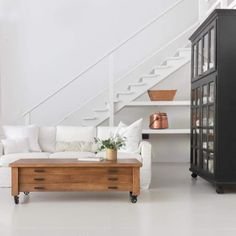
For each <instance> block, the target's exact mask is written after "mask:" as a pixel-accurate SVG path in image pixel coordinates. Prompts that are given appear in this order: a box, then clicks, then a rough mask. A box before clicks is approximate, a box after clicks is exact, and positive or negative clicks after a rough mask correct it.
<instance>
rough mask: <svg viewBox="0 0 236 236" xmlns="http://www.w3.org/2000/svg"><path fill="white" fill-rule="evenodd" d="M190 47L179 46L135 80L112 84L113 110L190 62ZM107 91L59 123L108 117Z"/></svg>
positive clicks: (85, 123) (94, 121) (97, 121)
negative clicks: (173, 52) (161, 61)
mask: <svg viewBox="0 0 236 236" xmlns="http://www.w3.org/2000/svg"><path fill="white" fill-rule="evenodd" d="M190 57H191V49H190V48H189V47H188V46H187V47H185V48H179V49H178V50H177V52H176V53H175V54H174V55H172V56H171V57H167V58H166V59H165V60H164V61H163V63H161V64H160V65H156V66H153V68H152V69H151V71H149V73H147V74H144V75H141V76H140V77H139V78H136V81H134V82H130V83H128V84H127V83H124V85H123V86H120V85H119V82H117V83H116V84H115V86H114V88H115V89H114V97H115V100H114V103H115V105H114V112H118V111H119V110H121V109H122V108H124V107H125V106H128V105H129V104H130V103H131V102H132V101H134V100H135V99H136V98H138V97H139V96H141V95H142V94H144V93H145V92H147V90H148V89H150V88H152V87H153V86H155V85H157V84H158V83H160V82H162V81H163V80H165V79H167V78H168V77H169V76H170V75H171V74H173V73H175V72H176V71H177V70H179V69H180V68H181V67H183V66H184V65H185V64H187V63H189V62H190ZM107 94H108V92H107V91H103V93H102V94H100V95H99V96H96V97H95V98H93V99H91V100H90V101H89V102H88V103H87V104H85V105H84V106H83V107H82V108H80V109H78V110H76V111H73V112H71V113H70V114H68V115H67V116H66V117H65V118H64V119H62V120H61V121H60V122H59V124H61V123H62V124H73V123H75V122H76V124H79V125H82V126H97V125H99V124H100V123H102V122H103V121H104V120H106V119H107V118H109V115H110V112H109V109H110V108H109V101H108V96H107Z"/></svg>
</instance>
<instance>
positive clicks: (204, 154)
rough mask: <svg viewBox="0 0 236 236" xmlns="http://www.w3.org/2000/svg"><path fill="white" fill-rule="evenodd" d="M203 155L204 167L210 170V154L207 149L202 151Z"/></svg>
mask: <svg viewBox="0 0 236 236" xmlns="http://www.w3.org/2000/svg"><path fill="white" fill-rule="evenodd" d="M202 157H203V160H202V161H203V169H204V170H206V171H207V170H208V163H207V162H208V155H207V152H206V151H202Z"/></svg>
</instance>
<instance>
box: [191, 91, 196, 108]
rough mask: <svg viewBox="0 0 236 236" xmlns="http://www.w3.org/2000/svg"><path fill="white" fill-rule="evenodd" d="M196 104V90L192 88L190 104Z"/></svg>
mask: <svg viewBox="0 0 236 236" xmlns="http://www.w3.org/2000/svg"><path fill="white" fill-rule="evenodd" d="M196 104H197V100H196V90H195V89H193V90H192V105H193V106H195V105H196Z"/></svg>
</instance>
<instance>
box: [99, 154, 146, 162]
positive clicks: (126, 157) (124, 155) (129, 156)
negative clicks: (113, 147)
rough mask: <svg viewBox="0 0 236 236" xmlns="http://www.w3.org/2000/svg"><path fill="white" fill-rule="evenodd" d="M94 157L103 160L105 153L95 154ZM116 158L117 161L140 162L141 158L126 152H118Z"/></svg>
mask: <svg viewBox="0 0 236 236" xmlns="http://www.w3.org/2000/svg"><path fill="white" fill-rule="evenodd" d="M96 156H98V157H103V158H104V157H105V156H106V152H99V153H97V154H96ZM117 158H118V159H137V160H139V161H140V162H142V157H141V155H140V154H139V153H128V152H120V151H118V153H117Z"/></svg>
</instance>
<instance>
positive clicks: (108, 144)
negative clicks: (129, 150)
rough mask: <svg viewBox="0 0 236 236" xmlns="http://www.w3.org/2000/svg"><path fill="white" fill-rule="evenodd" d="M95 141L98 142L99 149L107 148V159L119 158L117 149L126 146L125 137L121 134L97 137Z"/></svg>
mask: <svg viewBox="0 0 236 236" xmlns="http://www.w3.org/2000/svg"><path fill="white" fill-rule="evenodd" d="M95 142H96V143H97V144H98V151H102V150H106V159H107V160H109V161H115V160H117V150H119V149H120V148H121V147H123V146H125V138H122V137H120V136H116V137H111V138H109V139H104V140H102V139H99V138H95Z"/></svg>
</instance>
